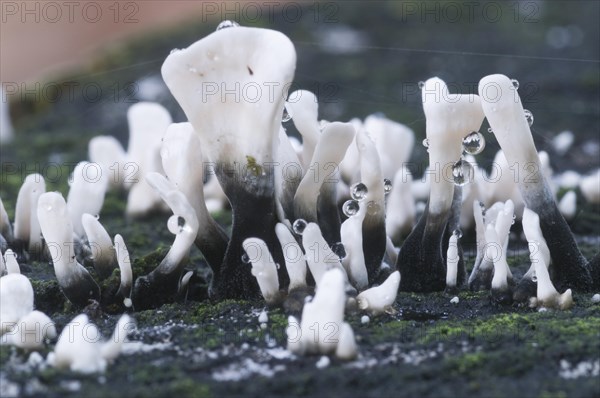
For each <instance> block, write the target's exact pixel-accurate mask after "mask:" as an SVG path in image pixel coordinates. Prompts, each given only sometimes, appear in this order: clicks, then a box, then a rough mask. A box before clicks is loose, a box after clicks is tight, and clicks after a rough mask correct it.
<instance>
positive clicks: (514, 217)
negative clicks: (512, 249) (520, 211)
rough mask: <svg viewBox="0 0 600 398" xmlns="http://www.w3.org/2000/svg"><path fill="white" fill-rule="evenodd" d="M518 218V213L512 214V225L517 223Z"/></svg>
mask: <svg viewBox="0 0 600 398" xmlns="http://www.w3.org/2000/svg"><path fill="white" fill-rule="evenodd" d="M516 219H517V215H516V214H513V216H512V221H511V222H510V225H514V223H515V220H516ZM509 233H510V232H509Z"/></svg>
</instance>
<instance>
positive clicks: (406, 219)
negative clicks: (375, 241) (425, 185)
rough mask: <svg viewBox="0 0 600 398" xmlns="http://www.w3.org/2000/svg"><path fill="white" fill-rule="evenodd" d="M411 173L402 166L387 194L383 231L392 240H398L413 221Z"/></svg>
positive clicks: (406, 231)
mask: <svg viewBox="0 0 600 398" xmlns="http://www.w3.org/2000/svg"><path fill="white" fill-rule="evenodd" d="M412 182H413V178H412V174H411V173H410V171H409V170H408V168H407V167H405V166H402V167H401V168H400V169H399V170H398V171H397V172H396V175H395V176H394V179H393V181H392V191H391V192H390V194H389V195H388V199H387V206H386V217H385V231H386V234H387V236H389V237H391V238H392V241H394V242H400V240H401V238H402V237H403V236H405V235H407V234H408V233H409V232H410V230H411V229H412V227H413V225H414V223H415V216H416V209H415V201H414V199H413V195H412V193H411V187H412Z"/></svg>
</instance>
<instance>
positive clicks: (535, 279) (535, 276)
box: [531, 272, 537, 282]
mask: <svg viewBox="0 0 600 398" xmlns="http://www.w3.org/2000/svg"><path fill="white" fill-rule="evenodd" d="M531 281H532V282H537V275H536V274H535V272H534V273H533V275H531Z"/></svg>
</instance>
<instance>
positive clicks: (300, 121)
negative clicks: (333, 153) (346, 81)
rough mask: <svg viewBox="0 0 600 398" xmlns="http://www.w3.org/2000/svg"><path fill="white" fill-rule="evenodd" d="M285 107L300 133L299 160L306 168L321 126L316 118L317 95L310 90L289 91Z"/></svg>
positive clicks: (317, 111)
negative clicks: (300, 149) (300, 148)
mask: <svg viewBox="0 0 600 398" xmlns="http://www.w3.org/2000/svg"><path fill="white" fill-rule="evenodd" d="M285 107H286V109H287V111H288V112H289V114H290V115H291V116H292V121H293V122H294V126H296V129H298V132H299V133H300V134H301V135H302V152H301V156H300V160H301V161H302V166H303V167H304V168H308V167H309V166H310V164H311V162H312V158H313V154H314V151H315V148H316V147H317V143H318V142H319V136H320V134H321V127H320V125H319V120H318V116H319V102H318V101H317V97H316V96H315V95H314V94H313V93H311V92H310V91H307V90H298V91H294V92H293V93H290V96H289V99H288V102H287V103H286V105H285Z"/></svg>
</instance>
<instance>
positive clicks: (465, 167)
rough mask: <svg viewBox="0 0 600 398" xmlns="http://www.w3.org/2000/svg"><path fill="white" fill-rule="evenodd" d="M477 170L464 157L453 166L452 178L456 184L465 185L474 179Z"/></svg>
mask: <svg viewBox="0 0 600 398" xmlns="http://www.w3.org/2000/svg"><path fill="white" fill-rule="evenodd" d="M474 174H475V171H474V169H473V166H472V165H471V163H469V162H467V161H466V160H464V159H460V160H459V161H458V162H456V163H454V165H453V166H452V179H453V180H454V185H457V186H459V187H462V186H465V185H467V184H469V183H470V182H472V181H473V178H474Z"/></svg>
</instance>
